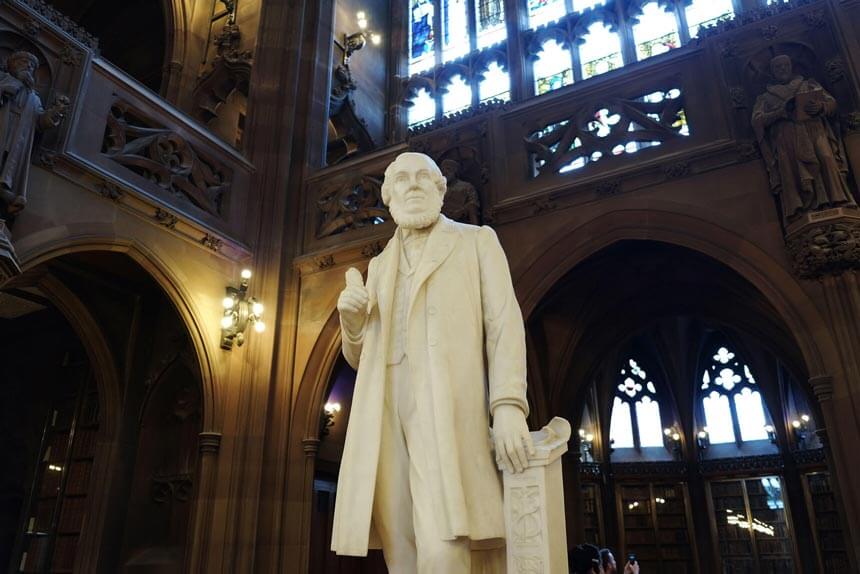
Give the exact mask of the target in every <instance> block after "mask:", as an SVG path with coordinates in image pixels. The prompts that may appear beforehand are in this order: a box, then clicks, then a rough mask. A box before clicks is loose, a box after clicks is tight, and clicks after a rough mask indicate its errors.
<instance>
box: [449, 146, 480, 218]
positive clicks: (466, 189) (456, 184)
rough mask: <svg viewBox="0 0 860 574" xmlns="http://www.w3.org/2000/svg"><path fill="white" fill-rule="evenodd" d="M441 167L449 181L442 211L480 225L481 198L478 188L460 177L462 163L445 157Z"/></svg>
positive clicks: (451, 216)
mask: <svg viewBox="0 0 860 574" xmlns="http://www.w3.org/2000/svg"><path fill="white" fill-rule="evenodd" d="M439 167H440V169H441V170H442V175H444V176H445V179H446V180H447V182H448V183H447V185H448V190H447V191H446V192H445V203H444V204H443V205H442V213H444V214H445V216H447V217H449V218H451V219H453V220H454V221H461V222H463V223H471V224H472V225H480V224H481V200H480V198H479V197H478V190H477V189H475V186H474V185H472V184H471V183H469V182H468V181H465V180H463V179H460V163H459V162H458V161H456V160H453V159H445V160H442V163H441V164H440V165H439Z"/></svg>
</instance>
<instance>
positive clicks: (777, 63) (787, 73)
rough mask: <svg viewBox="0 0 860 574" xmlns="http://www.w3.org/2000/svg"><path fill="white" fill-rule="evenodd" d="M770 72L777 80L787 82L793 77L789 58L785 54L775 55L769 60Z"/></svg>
mask: <svg viewBox="0 0 860 574" xmlns="http://www.w3.org/2000/svg"><path fill="white" fill-rule="evenodd" d="M770 73H771V74H772V75H773V77H774V78H775V79H776V81H778V82H781V83H783V84H784V83H787V82H789V81H790V80H791V79H792V78H793V77H794V71H793V69H792V64H791V58H789V57H788V56H785V55H781V56H776V57H775V58H774V59H772V60H771V61H770Z"/></svg>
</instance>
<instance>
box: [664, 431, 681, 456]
mask: <svg viewBox="0 0 860 574" xmlns="http://www.w3.org/2000/svg"><path fill="white" fill-rule="evenodd" d="M663 436H664V437H665V440H666V447H667V448H668V449H669V450H671V451H672V454H674V455H675V458H677V459H679V460H680V458H681V431H680V430H678V427H677V426H675V425H673V426H671V427H667V428H664V429H663Z"/></svg>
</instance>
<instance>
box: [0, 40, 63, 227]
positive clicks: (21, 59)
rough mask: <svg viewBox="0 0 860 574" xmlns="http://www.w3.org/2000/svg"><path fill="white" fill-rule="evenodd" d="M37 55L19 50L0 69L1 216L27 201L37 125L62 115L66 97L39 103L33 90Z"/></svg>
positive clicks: (43, 125) (49, 125) (52, 124)
mask: <svg viewBox="0 0 860 574" xmlns="http://www.w3.org/2000/svg"><path fill="white" fill-rule="evenodd" d="M38 66H39V59H38V58H37V57H36V56H34V55H33V54H31V53H30V52H24V51H18V52H15V53H13V54H12V55H10V56H9V58H8V59H7V60H6V71H4V72H0V204H2V216H3V217H4V218H5V217H8V216H14V215H15V214H16V213H18V212H19V211H21V210H22V209H24V207H25V206H26V205H27V177H28V175H29V171H30V152H31V150H32V148H33V138H34V136H35V132H36V130H37V129H40V130H45V129H49V128H52V127H56V126H58V125H59V124H60V122H61V121H62V119H63V114H64V113H65V111H66V108H67V107H68V99H67V98H64V97H61V98H57V101H56V102H55V103H54V105H52V106H51V107H49V108H48V109H44V108H43V107H42V100H41V98H40V97H39V94H38V93H36V90H35V85H36V79H35V73H36V69H37V68H38Z"/></svg>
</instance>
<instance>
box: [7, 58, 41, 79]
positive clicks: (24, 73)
mask: <svg viewBox="0 0 860 574" xmlns="http://www.w3.org/2000/svg"><path fill="white" fill-rule="evenodd" d="M38 67H39V58H37V57H36V56H35V55H33V54H31V53H30V52H25V51H23V50H19V51H17V52H13V53H12V54H11V55H10V56H9V57H8V58H6V69H7V70H8V71H9V73H10V74H12V76H14V77H15V78H18V79H19V80H21V81H22V82H24V83H25V84H27V85H28V86H30V87H33V84H34V81H35V77H34V75H33V74H34V73H35V72H36V68H38Z"/></svg>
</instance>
